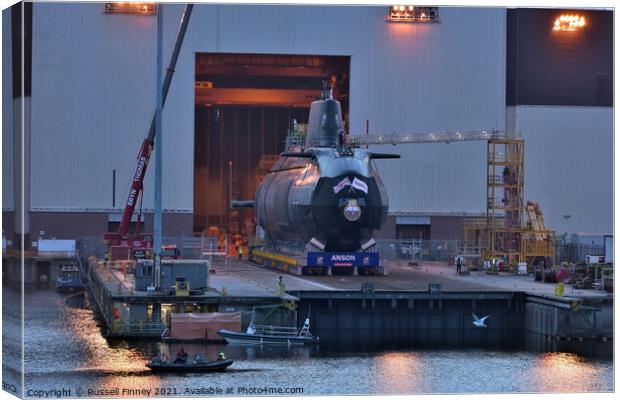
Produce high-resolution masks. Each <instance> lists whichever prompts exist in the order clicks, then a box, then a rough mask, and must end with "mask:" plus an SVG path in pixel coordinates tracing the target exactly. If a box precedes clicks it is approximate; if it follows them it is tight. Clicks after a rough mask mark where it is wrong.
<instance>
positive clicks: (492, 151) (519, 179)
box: [484, 137, 525, 265]
mask: <svg viewBox="0 0 620 400" xmlns="http://www.w3.org/2000/svg"><path fill="white" fill-rule="evenodd" d="M523 144H524V142H523V139H518V138H508V137H504V138H493V139H490V140H489V141H488V142H487V218H486V219H487V246H486V250H485V253H486V254H484V258H486V259H494V258H495V259H499V258H501V259H504V260H506V261H507V262H508V264H509V265H517V264H518V263H519V262H522V261H523V260H522V254H521V250H522V246H521V236H522V230H523V183H524V172H525V171H524V148H523V147H524V146H523Z"/></svg>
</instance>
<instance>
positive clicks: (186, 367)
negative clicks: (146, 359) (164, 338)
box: [146, 358, 233, 372]
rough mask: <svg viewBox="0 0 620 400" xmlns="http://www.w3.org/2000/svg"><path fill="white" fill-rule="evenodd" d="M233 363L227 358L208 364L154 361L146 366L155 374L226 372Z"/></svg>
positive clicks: (208, 362)
mask: <svg viewBox="0 0 620 400" xmlns="http://www.w3.org/2000/svg"><path fill="white" fill-rule="evenodd" d="M232 363H233V360H230V359H227V358H226V359H223V360H215V361H207V362H193V361H186V362H174V361H172V362H162V361H157V360H153V361H151V362H150V363H148V364H146V366H147V367H148V368H150V369H151V370H152V371H155V372H224V370H225V369H226V368H228V367H230V366H231V365H232Z"/></svg>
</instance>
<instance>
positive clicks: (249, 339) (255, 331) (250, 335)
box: [217, 319, 319, 346]
mask: <svg viewBox="0 0 620 400" xmlns="http://www.w3.org/2000/svg"><path fill="white" fill-rule="evenodd" d="M217 333H218V335H220V336H221V337H223V338H224V340H226V342H228V343H230V344H246V345H247V344H251V345H261V344H268V345H283V346H303V345H306V344H317V343H319V337H318V336H313V335H312V334H311V333H310V320H309V319H306V322H305V323H304V326H303V328H301V331H299V332H297V328H291V327H283V326H271V325H254V324H253V323H250V325H249V326H248V329H247V331H246V332H245V333H243V332H233V331H229V330H227V329H220V330H219V331H217Z"/></svg>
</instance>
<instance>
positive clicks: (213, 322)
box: [170, 312, 241, 340]
mask: <svg viewBox="0 0 620 400" xmlns="http://www.w3.org/2000/svg"><path fill="white" fill-rule="evenodd" d="M220 329H228V330H230V331H234V332H239V331H240V330H241V313H238V312H236V313H182V314H174V313H173V314H171V315H170V337H171V338H172V339H180V340H195V339H208V340H223V339H222V338H221V337H220V335H218V334H217V331H218V330H220Z"/></svg>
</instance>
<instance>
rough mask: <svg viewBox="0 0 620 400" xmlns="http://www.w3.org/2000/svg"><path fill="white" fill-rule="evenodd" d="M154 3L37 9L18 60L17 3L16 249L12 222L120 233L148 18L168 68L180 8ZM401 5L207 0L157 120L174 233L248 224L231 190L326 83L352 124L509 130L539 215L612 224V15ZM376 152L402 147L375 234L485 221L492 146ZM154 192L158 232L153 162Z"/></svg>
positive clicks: (46, 231) (371, 128)
mask: <svg viewBox="0 0 620 400" xmlns="http://www.w3.org/2000/svg"><path fill="white" fill-rule="evenodd" d="M142 4H146V6H145V8H144V10H131V9H125V8H123V7H124V6H123V5H122V4H120V3H82V4H77V3H60V2H53V3H34V4H32V3H29V4H28V5H27V7H26V8H25V13H24V25H23V28H24V33H25V35H24V37H23V39H24V44H25V54H24V58H23V65H22V57H21V47H20V45H19V44H20V43H21V42H22V41H21V39H22V37H21V32H22V25H21V21H22V20H21V14H20V13H19V11H18V10H17V11H16V8H13V9H10V8H9V9H6V10H4V11H3V15H2V18H3V36H2V37H3V43H2V48H3V57H2V60H3V61H2V62H3V71H4V73H3V77H2V79H3V86H2V87H3V99H4V101H3V110H2V113H3V116H4V118H3V126H2V144H3V153H2V162H3V176H2V207H3V216H2V222H3V234H4V236H5V238H6V239H7V240H9V241H12V240H14V239H15V237H16V236H15V233H16V232H18V233H20V232H24V233H26V234H27V235H29V237H30V238H36V237H38V236H40V235H43V236H46V237H49V236H51V237H56V238H71V239H80V238H89V237H92V238H100V237H101V235H102V233H103V232H106V231H113V230H115V229H116V228H117V226H118V223H119V221H120V218H121V214H122V212H123V209H124V206H125V202H126V199H127V193H128V191H129V186H130V182H131V180H132V177H133V174H134V170H135V167H136V155H137V153H138V150H139V148H140V145H141V143H142V141H143V139H144V137H145V136H146V133H147V130H148V127H149V123H150V121H151V118H152V116H153V110H154V107H155V94H156V83H155V79H156V74H155V65H156V63H155V60H156V13H157V12H163V21H164V28H163V29H164V31H163V35H164V36H163V49H164V56H163V58H164V63H167V60H168V59H169V57H170V52H171V50H172V49H171V47H172V43H173V41H174V37H175V34H176V31H177V28H178V24H179V19H180V16H181V12H182V5H172V4H171V5H168V4H167V5H165V6H163V7H158V5H154V4H150V3H142ZM393 11H394V9H393V7H388V6H364V7H362V6H356V7H350V6H274V5H206V4H200V5H196V6H195V8H194V14H193V16H192V19H191V21H190V23H189V26H188V29H187V35H186V38H185V41H184V43H183V46H182V48H181V53H180V57H179V61H178V64H177V67H176V71H175V75H174V78H173V81H172V84H171V87H170V91H169V94H168V96H167V99H166V103H165V107H164V111H163V212H164V217H163V229H164V236H191V235H197V234H198V235H199V234H201V233H204V232H209V230H211V229H212V230H219V231H229V232H232V231H234V232H243V233H246V234H247V233H250V232H251V231H252V230H253V229H254V221H253V214H252V212H251V210H230V209H229V207H228V203H229V200H231V199H234V200H241V199H251V198H253V197H254V191H255V190H256V187H257V185H258V183H259V182H260V180H261V179H262V176H264V174H265V173H266V172H267V171H268V169H269V167H270V166H271V165H272V164H273V162H274V158H275V157H276V156H277V155H278V154H279V153H280V152H282V151H283V150H284V139H285V136H286V135H287V131H288V130H289V129H290V127H291V121H292V120H293V119H295V120H296V121H297V122H298V123H299V124H300V125H303V124H304V123H306V122H307V119H308V111H309V106H310V103H311V102H312V101H314V100H316V99H317V98H318V97H319V96H320V92H321V87H322V82H324V81H328V82H330V83H331V84H332V85H333V88H334V96H335V97H336V98H337V99H338V100H339V101H340V102H341V104H342V107H343V114H344V119H345V127H346V131H347V132H348V133H349V134H350V135H365V134H379V133H416V132H422V133H424V132H433V131H437V132H440V131H441V132H443V131H461V130H463V131H466V130H489V131H491V130H499V131H505V132H516V134H517V135H520V136H521V137H522V138H523V139H524V141H525V146H524V157H525V161H524V166H525V173H524V179H525V182H524V188H525V189H524V190H525V191H524V198H525V199H526V200H531V201H535V202H538V203H539V205H540V207H541V209H542V212H543V213H544V218H545V223H546V225H547V226H548V227H549V228H551V229H554V230H556V231H557V232H558V233H564V232H566V233H568V234H569V235H571V234H573V233H577V232H611V231H612V226H613V225H612V224H613V222H612V215H613V191H612V188H613V181H612V179H613V173H612V165H613V158H612V157H613V156H612V154H613V146H612V144H613V90H612V87H613V70H612V64H613V62H612V61H613V45H612V43H613V14H612V12H611V11H606V10H577V11H575V10H562V9H553V10H551V9H519V8H516V9H506V8H469V7H468V8H456V7H438V8H437V7H419V8H416V11H415V13H414V15H412V16H411V17H410V18H409V17H407V16H406V15H405V16H404V17H403V16H402V15H397V14H395V13H394V12H393ZM575 15H577V17H576V20H574V21H573V20H570V21H569V20H568V19H567V17H566V16H575ZM562 16H565V17H564V19H562V20H560V17H562ZM401 17H402V18H401ZM556 21H558V22H556ZM581 21H583V22H581ZM573 23H575V26H574V29H573V26H572V25H570V24H573ZM558 24H561V25H562V26H561V28H562V29H558V26H559V25H558ZM565 28H566V29H565ZM22 66H23V67H24V71H25V74H24V82H23V84H24V90H23V91H22V90H21V83H22V81H21V74H18V73H17V71H21V67H22ZM22 104H23V105H24V110H25V111H26V112H25V113H24V115H25V123H24V126H23V127H24V132H25V141H24V144H23V146H22V144H21V143H20V140H18V138H20V136H19V135H20V134H21V133H20V132H21V125H20V124H19V123H18V121H19V119H20V116H21V111H22V109H21V107H22ZM377 149H383V151H389V152H394V153H399V154H401V155H402V158H401V159H400V160H386V161H382V160H378V161H376V163H377V166H378V168H379V170H380V172H381V176H382V179H383V181H384V184H385V187H386V189H387V191H388V194H389V218H388V222H387V223H386V225H385V226H384V228H383V230H382V231H381V233H380V235H379V236H380V237H383V238H408V237H415V238H421V239H432V240H455V239H458V238H459V237H460V235H461V229H462V222H463V220H465V219H468V218H475V217H484V216H485V215H486V213H487V186H488V176H487V150H488V149H487V143H485V142H484V141H467V142H458V143H457V142H453V143H441V142H438V143H424V144H403V145H398V146H396V147H391V146H390V147H389V148H386V146H377ZM22 150H24V151H23V152H22ZM377 151H382V150H377ZM22 154H23V158H22ZM22 162H23V165H24V173H25V177H26V178H25V181H24V182H23V183H24V185H23V189H24V191H23V194H22V182H21V179H19V177H20V176H21V175H20V173H21V164H22ZM144 187H145V189H144V193H145V194H144V198H143V199H142V209H143V211H144V212H145V221H146V228H145V229H146V230H147V231H152V224H153V222H152V221H153V219H152V212H153V204H154V202H153V168H149V169H148V171H147V173H146V180H145V185H144ZM22 195H23V198H22ZM22 199H23V200H24V201H23V203H24V204H25V207H24V208H23V209H22V206H21V204H22V201H21V200H22ZM22 212H23V213H24V216H25V219H24V221H25V223H24V225H23V226H21V223H20V215H21V214H22Z"/></svg>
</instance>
